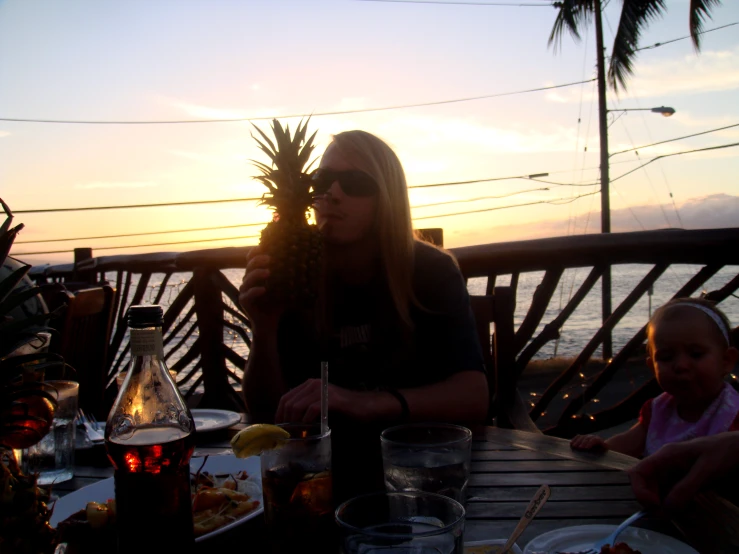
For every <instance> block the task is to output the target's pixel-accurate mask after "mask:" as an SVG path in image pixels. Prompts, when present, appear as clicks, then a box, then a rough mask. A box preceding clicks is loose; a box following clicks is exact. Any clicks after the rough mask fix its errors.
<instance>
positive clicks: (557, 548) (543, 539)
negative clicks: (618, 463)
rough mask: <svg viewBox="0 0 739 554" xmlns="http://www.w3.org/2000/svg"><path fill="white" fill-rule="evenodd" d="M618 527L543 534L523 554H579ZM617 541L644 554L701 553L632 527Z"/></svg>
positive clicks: (581, 527)
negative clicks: (574, 553) (653, 553)
mask: <svg viewBox="0 0 739 554" xmlns="http://www.w3.org/2000/svg"><path fill="white" fill-rule="evenodd" d="M615 528H616V525H578V526H576V527H565V528H563V529H556V530H554V531H549V532H548V533H544V534H543V535H539V536H538V537H536V538H535V539H534V540H532V541H531V542H530V543H529V544H527V545H526V548H525V549H524V551H523V554H554V553H555V552H578V551H581V550H587V549H588V548H590V547H591V546H592V545H593V543H594V542H595V541H597V540H598V539H602V538H604V537H607V536H608V535H609V534H610V533H611V532H612V531H613V530H614V529H615ZM616 542H625V543H626V544H628V545H629V546H630V547H631V548H633V549H634V550H641V551H642V552H643V553H644V554H650V553H651V552H659V554H698V552H697V551H696V550H694V549H693V548H691V547H690V546H688V545H687V544H685V543H684V542H681V541H679V540H677V539H674V538H672V537H668V536H667V535H663V534H662V533H657V532H656V531H650V530H648V529H641V528H639V527H628V528H627V529H626V530H625V531H624V532H623V533H621V534H620V535H619V536H618V538H617V539H616Z"/></svg>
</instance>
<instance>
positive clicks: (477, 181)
mask: <svg viewBox="0 0 739 554" xmlns="http://www.w3.org/2000/svg"><path fill="white" fill-rule="evenodd" d="M546 175H548V173H532V174H531V175H514V176H511V177H490V178H485V179H473V180H471V181H453V182H449V183H433V184H430V185H413V186H410V187H408V188H409V189H427V188H432V187H448V186H452V185H472V184H475V183H490V182H493V181H509V180H512V179H529V180H533V179H534V178H535V177H537V176H539V177H544V176H546Z"/></svg>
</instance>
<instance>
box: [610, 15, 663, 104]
mask: <svg viewBox="0 0 739 554" xmlns="http://www.w3.org/2000/svg"><path fill="white" fill-rule="evenodd" d="M666 9H667V6H666V2H665V0H631V1H628V0H626V1H624V3H623V8H622V10H621V19H620V21H619V22H618V29H617V31H616V38H615V39H614V41H613V53H612V54H611V64H610V67H609V68H608V83H609V84H610V85H611V87H612V88H613V89H614V90H615V91H618V89H619V87H621V88H622V89H624V90H625V89H626V81H627V80H628V78H629V77H630V76H631V75H633V73H634V70H633V64H634V59H635V58H636V50H637V48H639V36H640V35H641V33H642V31H643V30H644V28H645V27H646V26H647V25H648V24H649V23H650V22H651V21H653V20H655V19H657V18H658V17H660V16H661V15H662V14H663V13H664V12H665V11H666Z"/></svg>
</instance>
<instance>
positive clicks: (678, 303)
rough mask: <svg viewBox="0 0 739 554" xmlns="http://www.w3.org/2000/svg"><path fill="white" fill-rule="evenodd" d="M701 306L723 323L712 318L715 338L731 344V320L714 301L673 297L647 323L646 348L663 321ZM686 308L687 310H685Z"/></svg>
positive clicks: (686, 313)
mask: <svg viewBox="0 0 739 554" xmlns="http://www.w3.org/2000/svg"><path fill="white" fill-rule="evenodd" d="M697 306H702V307H703V308H704V309H706V310H708V311H710V312H712V313H714V314H715V315H716V316H717V318H718V320H719V321H720V322H721V323H723V326H724V329H721V327H720V326H719V325H718V321H716V320H715V319H714V318H711V319H714V321H713V323H714V330H715V331H716V333H717V338H718V340H720V341H721V342H722V343H724V344H726V343H728V344H727V346H731V342H732V341H731V322H730V321H729V318H728V317H727V316H726V314H725V313H724V312H722V311H721V310H720V309H719V308H717V307H716V304H715V303H714V302H711V301H710V300H706V299H705V298H689V297H684V298H673V299H672V300H670V301H669V302H667V303H666V304H663V305H662V306H660V307H659V308H657V309H656V310H655V311H654V314H652V317H651V319H650V320H649V324H648V325H647V338H648V341H647V348H648V349H649V350H651V348H652V337H653V336H654V330H655V328H656V327H657V325H659V324H660V323H661V322H663V321H673V320H675V319H677V318H680V317H686V316H688V317H690V314H695V313H697V312H696V310H695V307H697ZM686 310H688V311H686ZM702 317H710V315H709V314H704V315H703V316H702Z"/></svg>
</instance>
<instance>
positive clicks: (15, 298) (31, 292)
mask: <svg viewBox="0 0 739 554" xmlns="http://www.w3.org/2000/svg"><path fill="white" fill-rule="evenodd" d="M40 290H41V287H31V288H30V289H26V290H24V291H21V292H14V293H13V294H10V295H9V296H8V297H7V298H6V299H5V300H4V301H2V302H0V317H2V316H4V315H5V314H7V313H8V312H10V311H11V310H13V308H16V307H17V306H20V305H21V304H23V303H24V302H25V301H26V300H30V299H31V298H33V297H34V296H36V295H37V294H38V293H39V291H40Z"/></svg>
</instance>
